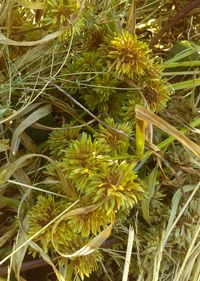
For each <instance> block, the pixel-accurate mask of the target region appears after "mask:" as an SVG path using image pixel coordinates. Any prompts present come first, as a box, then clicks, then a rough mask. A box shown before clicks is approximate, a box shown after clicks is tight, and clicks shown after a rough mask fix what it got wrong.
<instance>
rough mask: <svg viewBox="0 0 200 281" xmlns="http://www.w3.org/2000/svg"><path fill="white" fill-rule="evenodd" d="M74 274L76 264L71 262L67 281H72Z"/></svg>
mask: <svg viewBox="0 0 200 281" xmlns="http://www.w3.org/2000/svg"><path fill="white" fill-rule="evenodd" d="M73 272H74V263H73V261H70V262H69V264H68V267H67V274H66V279H65V280H66V281H72V276H73Z"/></svg>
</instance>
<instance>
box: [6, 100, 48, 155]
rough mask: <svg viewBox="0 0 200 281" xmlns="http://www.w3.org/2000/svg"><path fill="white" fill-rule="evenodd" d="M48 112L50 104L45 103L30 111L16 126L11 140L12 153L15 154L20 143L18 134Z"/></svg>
mask: <svg viewBox="0 0 200 281" xmlns="http://www.w3.org/2000/svg"><path fill="white" fill-rule="evenodd" d="M50 112H51V105H49V104H47V105H45V106H42V107H40V108H39V109H37V110H36V111H34V112H33V113H31V114H30V115H29V116H28V117H27V118H26V119H24V120H23V121H22V122H21V124H20V125H19V126H18V127H17V128H16V130H15V132H14V134H13V137H12V141H11V151H12V154H13V155H15V154H16V152H17V150H18V147H19V144H20V135H21V134H22V133H23V132H24V131H25V129H26V128H28V127H29V126H30V125H32V124H33V123H35V122H36V121H38V120H39V119H41V118H42V117H44V116H46V115H48V114H49V113H50Z"/></svg>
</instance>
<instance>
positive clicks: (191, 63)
mask: <svg viewBox="0 0 200 281" xmlns="http://www.w3.org/2000/svg"><path fill="white" fill-rule="evenodd" d="M194 66H200V61H181V62H172V63H167V62H165V63H163V67H164V68H165V69H166V68H175V67H194Z"/></svg>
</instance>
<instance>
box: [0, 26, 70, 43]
mask: <svg viewBox="0 0 200 281" xmlns="http://www.w3.org/2000/svg"><path fill="white" fill-rule="evenodd" d="M64 32H65V30H58V31H55V32H52V33H50V34H48V35H46V36H44V37H43V38H42V39H40V40H37V41H29V42H27V41H22V42H20V41H14V40H11V39H9V38H7V37H6V36H4V35H3V34H0V44H3V45H9V46H24V47H25V46H26V47H32V46H36V45H41V44H46V43H48V42H49V41H52V40H54V39H56V38H58V37H59V36H61V35H62V34H63V33H64Z"/></svg>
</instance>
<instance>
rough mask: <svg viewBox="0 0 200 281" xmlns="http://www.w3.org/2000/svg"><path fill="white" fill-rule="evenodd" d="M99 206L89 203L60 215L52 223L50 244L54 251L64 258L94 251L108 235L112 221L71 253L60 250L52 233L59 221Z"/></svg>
mask: <svg viewBox="0 0 200 281" xmlns="http://www.w3.org/2000/svg"><path fill="white" fill-rule="evenodd" d="M99 206H100V204H97V205H91V206H87V207H82V208H78V209H76V210H72V211H70V212H69V213H67V214H65V215H63V216H62V217H60V218H59V219H58V220H57V221H56V223H55V224H54V226H53V228H52V244H53V246H54V249H55V250H56V252H57V253H58V254H59V255H61V256H62V257H65V258H74V257H79V256H85V255H89V254H91V253H92V252H94V251H95V250H96V249H98V248H99V247H100V246H101V245H102V244H103V243H104V242H105V240H106V239H107V238H108V237H109V236H110V234H111V230H112V226H113V223H111V224H110V225H109V226H108V227H106V228H105V229H104V230H103V231H101V232H100V233H99V234H98V235H97V236H95V237H94V238H92V239H91V240H90V241H89V243H87V244H86V245H85V246H83V247H82V248H81V249H79V250H77V251H76V252H74V253H72V254H69V253H63V252H61V251H60V250H59V249H58V247H57V246H56V245H55V243H54V233H55V232H56V230H57V226H58V225H59V224H60V222H61V221H63V220H66V219H67V218H69V217H71V216H75V215H81V214H86V213H88V212H92V211H94V210H96V209H97V208H98V207H99Z"/></svg>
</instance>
